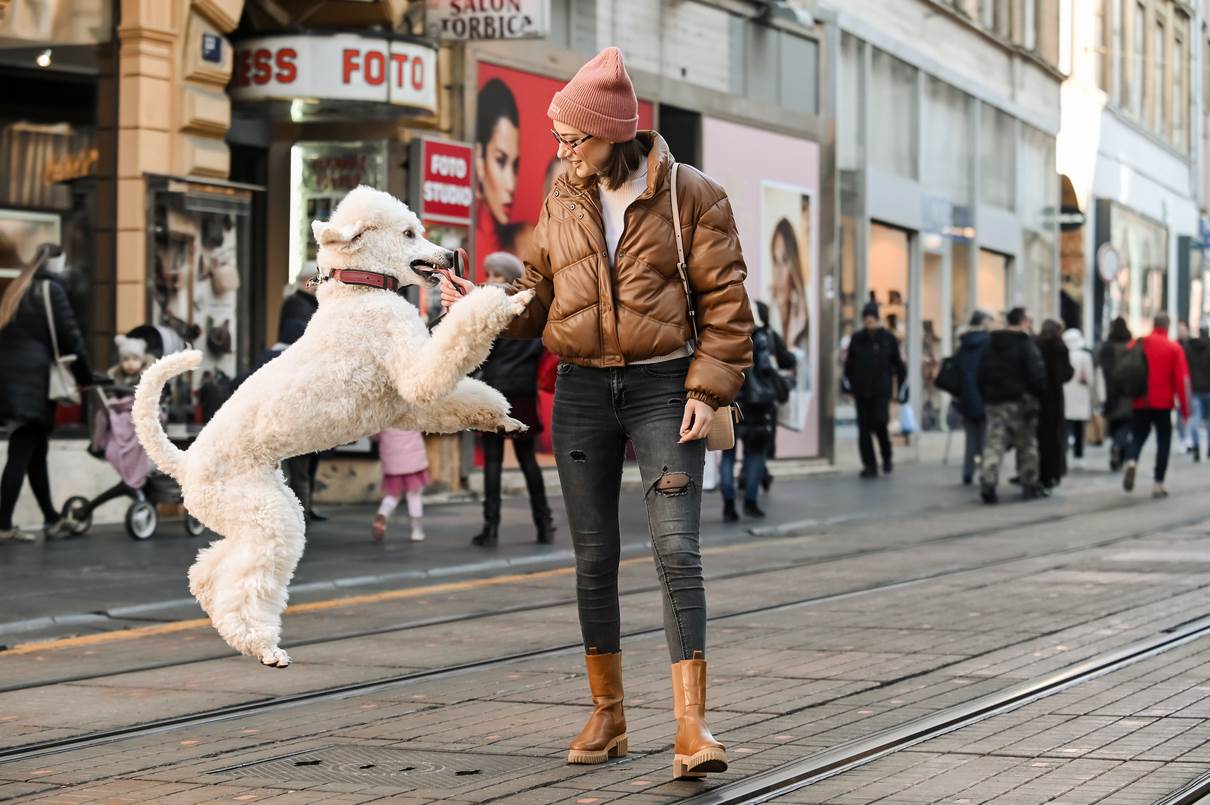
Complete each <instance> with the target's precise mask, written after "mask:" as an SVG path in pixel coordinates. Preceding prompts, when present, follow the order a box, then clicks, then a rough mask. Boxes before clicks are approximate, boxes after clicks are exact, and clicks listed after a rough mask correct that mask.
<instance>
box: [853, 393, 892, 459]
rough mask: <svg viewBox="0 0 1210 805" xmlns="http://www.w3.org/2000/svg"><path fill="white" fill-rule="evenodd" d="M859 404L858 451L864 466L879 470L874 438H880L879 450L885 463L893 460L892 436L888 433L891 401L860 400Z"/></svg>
mask: <svg viewBox="0 0 1210 805" xmlns="http://www.w3.org/2000/svg"><path fill="white" fill-rule="evenodd" d="M855 402H856V403H857V449H858V450H859V451H860V452H861V463H862V466H864V467H866V468H867V469H874V470H876V469H878V459H877V458H876V457H875V455H874V437H877V438H878V449H879V451H880V452H881V453H882V461H883V463H884V464H885V463H887V462H889V461H890V460H891V435H890V434H889V433H888V432H887V421H888V420H889V419H890V415H891V414H890V406H891V401H890V400H889V399H887V398H886V397H873V398H870V399H858V400H855Z"/></svg>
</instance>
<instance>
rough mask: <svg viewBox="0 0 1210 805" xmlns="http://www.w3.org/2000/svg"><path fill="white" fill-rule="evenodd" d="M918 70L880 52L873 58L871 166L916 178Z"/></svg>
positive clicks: (871, 83)
mask: <svg viewBox="0 0 1210 805" xmlns="http://www.w3.org/2000/svg"><path fill="white" fill-rule="evenodd" d="M916 113H917V108H916V68H915V67H912V66H911V65H910V64H907V63H906V62H902V61H900V60H899V59H896V58H895V57H894V56H891V55H889V54H887V53H885V52H883V51H881V50H878V49H877V48H875V49H874V51H873V54H872V57H871V74H870V115H871V118H872V119H871V120H870V126H869V135H870V162H871V163H872V164H873V166H874V167H876V168H878V169H880V170H884V171H887V172H889V173H894V174H897V175H899V176H905V177H907V178H909V179H915V178H916V173H917V171H916V119H917V118H916Z"/></svg>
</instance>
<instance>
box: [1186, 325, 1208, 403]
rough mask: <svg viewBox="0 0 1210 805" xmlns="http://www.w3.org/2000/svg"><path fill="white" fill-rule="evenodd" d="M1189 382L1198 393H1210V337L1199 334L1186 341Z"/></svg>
mask: <svg viewBox="0 0 1210 805" xmlns="http://www.w3.org/2000/svg"><path fill="white" fill-rule="evenodd" d="M1185 360H1186V361H1187V362H1188V363H1189V382H1190V384H1191V385H1192V386H1193V390H1194V391H1196V392H1197V393H1198V394H1210V337H1207V336H1204V335H1203V336H1198V337H1197V338H1191V339H1189V341H1187V342H1186V343H1185Z"/></svg>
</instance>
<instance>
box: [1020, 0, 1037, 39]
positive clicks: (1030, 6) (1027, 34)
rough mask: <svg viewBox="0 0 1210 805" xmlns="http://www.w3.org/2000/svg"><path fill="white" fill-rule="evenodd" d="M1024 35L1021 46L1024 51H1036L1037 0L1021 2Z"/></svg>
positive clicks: (1023, 0)
mask: <svg viewBox="0 0 1210 805" xmlns="http://www.w3.org/2000/svg"><path fill="white" fill-rule="evenodd" d="M1021 7H1022V8H1021V16H1022V17H1023V19H1022V25H1023V27H1024V29H1025V30H1024V35H1023V36H1022V38H1021V44H1022V45H1023V46H1024V47H1025V49H1026V50H1037V49H1038V0H1021Z"/></svg>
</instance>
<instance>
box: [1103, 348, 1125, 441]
mask: <svg viewBox="0 0 1210 805" xmlns="http://www.w3.org/2000/svg"><path fill="white" fill-rule="evenodd" d="M1125 351H1126V344H1124V343H1121V342H1119V341H1106V342H1105V343H1104V344H1102V345H1101V352H1100V355H1099V358H1100V364H1101V378H1102V380H1103V381H1104V387H1105V419H1106V420H1108V421H1109V424H1110V425H1113V424H1115V423H1121V422H1124V421H1126V420H1128V419H1130V417H1131V413H1130V412H1131V399H1130V398H1129V397H1127V396H1125V395H1124V394H1122V391H1121V389H1119V388H1118V384H1117V383H1116V382H1114V379H1113V370H1114V367H1115V366H1117V363H1118V361H1119V360H1121V358H1122V354H1123V353H1124V352H1125Z"/></svg>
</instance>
